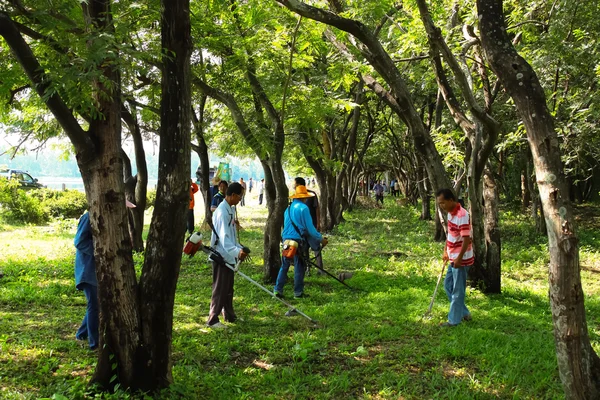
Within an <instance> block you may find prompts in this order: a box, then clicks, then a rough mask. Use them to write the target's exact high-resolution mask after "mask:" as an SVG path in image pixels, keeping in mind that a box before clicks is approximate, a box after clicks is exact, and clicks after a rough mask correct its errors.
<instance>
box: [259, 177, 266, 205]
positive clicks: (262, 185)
mask: <svg viewBox="0 0 600 400" xmlns="http://www.w3.org/2000/svg"><path fill="white" fill-rule="evenodd" d="M264 194H265V179H264V178H263V179H261V180H260V183H259V184H258V205H259V206H260V205H262V202H263V196H264Z"/></svg>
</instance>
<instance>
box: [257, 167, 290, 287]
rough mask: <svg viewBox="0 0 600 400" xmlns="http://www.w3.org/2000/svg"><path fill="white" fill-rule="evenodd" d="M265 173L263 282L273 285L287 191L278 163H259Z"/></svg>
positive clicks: (286, 203) (286, 204) (277, 262)
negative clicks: (266, 209)
mask: <svg viewBox="0 0 600 400" xmlns="http://www.w3.org/2000/svg"><path fill="white" fill-rule="evenodd" d="M261 164H262V166H263V170H264V173H265V197H266V200H267V208H268V210H269V214H268V217H267V224H266V226H265V235H264V241H263V259H264V280H265V282H268V283H274V282H275V280H276V279H277V274H278V273H279V268H280V267H281V227H282V226H283V217H284V213H285V210H286V208H287V206H288V195H289V189H288V187H287V184H286V182H285V173H284V172H283V167H282V165H281V162H279V161H266V160H265V161H261Z"/></svg>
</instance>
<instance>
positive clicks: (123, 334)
mask: <svg viewBox="0 0 600 400" xmlns="http://www.w3.org/2000/svg"><path fill="white" fill-rule="evenodd" d="M84 12H85V13H86V20H87V21H88V24H89V25H88V29H89V30H90V39H89V41H88V45H89V46H90V47H91V48H93V47H94V46H95V45H96V44H97V42H98V43H103V41H104V38H103V35H104V34H105V31H108V32H112V31H114V27H113V22H112V14H111V9H110V1H108V0H105V1H95V2H90V3H89V4H88V5H86V6H84ZM112 50H113V52H114V53H117V50H116V49H112ZM106 54H107V55H108V54H109V52H107V53H106ZM99 65H100V66H99V67H98V70H99V72H100V74H101V75H102V79H99V78H97V79H96V80H95V81H94V84H93V93H94V100H95V102H96V105H97V107H98V112H99V113H100V114H101V115H103V118H102V119H97V120H92V121H91V122H90V128H89V134H90V136H91V137H93V138H94V139H95V142H96V143H97V147H96V148H97V153H96V157H94V159H93V160H92V161H89V162H88V161H87V160H85V159H84V158H83V157H81V155H80V154H79V153H78V154H77V161H78V165H79V169H80V171H81V176H82V178H83V182H84V186H85V190H86V196H87V200H88V204H89V209H90V223H91V226H92V232H93V236H94V257H95V261H96V275H97V278H98V300H99V308H100V326H99V331H100V333H101V334H100V343H99V354H98V364H97V366H96V370H95V372H94V376H93V378H92V381H93V382H97V383H99V384H100V385H102V386H104V387H106V388H108V387H110V386H111V385H112V384H115V383H117V382H118V383H119V384H121V385H122V386H123V387H134V388H135V387H136V386H137V382H139V378H138V376H139V372H140V371H139V370H137V369H136V365H137V362H138V356H139V354H138V352H137V351H138V345H139V343H140V339H141V337H140V325H139V324H140V314H139V307H138V304H139V303H138V299H137V290H136V289H137V286H136V276H135V270H134V267H133V257H132V247H131V241H130V237H129V232H128V222H127V211H126V208H125V194H124V185H123V161H122V159H121V100H120V97H121V96H120V95H121V93H120V74H119V71H118V70H117V69H116V68H115V67H116V64H115V63H114V60H111V59H106V60H105V62H102V63H100V64H99ZM114 375H116V376H117V380H116V381H114V380H113V381H111V378H112V377H113V376H114Z"/></svg>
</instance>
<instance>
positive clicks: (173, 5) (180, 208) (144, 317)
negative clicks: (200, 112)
mask: <svg viewBox="0 0 600 400" xmlns="http://www.w3.org/2000/svg"><path fill="white" fill-rule="evenodd" d="M161 10H162V12H161V37H162V41H161V46H162V49H164V53H163V54H164V55H163V60H162V61H163V68H162V85H161V87H162V98H161V127H160V131H161V133H160V150H159V164H160V166H161V168H160V169H159V174H158V184H157V192H156V203H155V206H154V214H153V217H152V223H151V225H150V231H149V233H148V246H147V249H146V254H145V259H144V267H143V271H142V276H141V278H140V291H139V293H140V312H141V324H142V341H141V342H142V343H141V344H142V347H141V348H140V350H139V353H140V356H141V357H140V360H139V361H140V364H139V365H137V367H138V368H139V369H140V370H142V371H144V380H143V381H141V382H140V384H139V386H138V387H141V388H142V389H148V390H150V389H157V388H162V387H167V386H168V385H169V384H170V383H171V382H172V381H173V377H172V375H171V367H172V359H171V338H172V334H173V306H174V303H175V289H176V287H177V278H178V277H179V268H180V266H181V248H182V246H183V239H184V233H185V215H186V210H187V209H188V206H189V193H190V152H191V147H190V143H191V140H190V139H191V137H190V125H191V107H192V105H191V95H190V93H191V91H190V54H191V49H192V43H191V29H190V9H189V0H162V1H161Z"/></svg>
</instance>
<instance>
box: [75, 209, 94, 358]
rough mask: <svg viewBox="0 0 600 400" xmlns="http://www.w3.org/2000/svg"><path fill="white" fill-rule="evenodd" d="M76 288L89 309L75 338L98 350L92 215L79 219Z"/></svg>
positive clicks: (76, 238)
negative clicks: (82, 295) (81, 292)
mask: <svg viewBox="0 0 600 400" xmlns="http://www.w3.org/2000/svg"><path fill="white" fill-rule="evenodd" d="M74 242H75V248H76V251H75V287H76V288H77V290H81V291H83V293H84V294H85V298H86V300H87V309H86V313H85V316H84V317H83V321H82V322H81V326H80V327H79V329H78V330H77V334H76V335H75V337H76V338H77V340H87V341H88V343H89V345H90V349H91V350H94V349H96V348H98V343H99V342H98V340H99V338H98V324H99V316H98V281H97V279H96V261H95V260H94V240H93V239H92V226H91V225H90V214H89V213H88V212H86V213H85V214H83V215H82V216H81V218H80V219H79V224H78V225H77V233H76V234H75V241H74Z"/></svg>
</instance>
